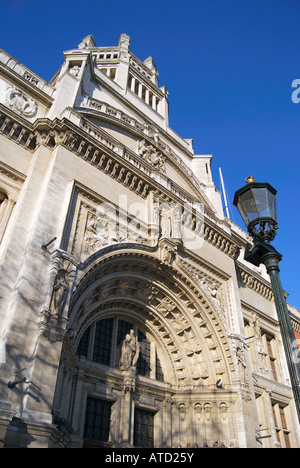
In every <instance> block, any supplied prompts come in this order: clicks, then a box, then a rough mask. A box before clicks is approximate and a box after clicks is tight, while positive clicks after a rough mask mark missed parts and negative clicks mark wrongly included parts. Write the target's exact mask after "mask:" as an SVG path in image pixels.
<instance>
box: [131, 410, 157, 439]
mask: <svg viewBox="0 0 300 468" xmlns="http://www.w3.org/2000/svg"><path fill="white" fill-rule="evenodd" d="M153 418H154V413H152V412H151V411H146V410H142V409H139V408H136V409H135V415H134V442H133V444H134V446H135V447H142V448H152V447H153Z"/></svg>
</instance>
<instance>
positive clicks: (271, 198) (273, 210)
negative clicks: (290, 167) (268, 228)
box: [268, 190, 277, 221]
mask: <svg viewBox="0 0 300 468" xmlns="http://www.w3.org/2000/svg"><path fill="white" fill-rule="evenodd" d="M268 205H269V213H270V217H271V218H273V219H274V220H275V221H277V207H276V194H274V193H272V192H270V190H268Z"/></svg>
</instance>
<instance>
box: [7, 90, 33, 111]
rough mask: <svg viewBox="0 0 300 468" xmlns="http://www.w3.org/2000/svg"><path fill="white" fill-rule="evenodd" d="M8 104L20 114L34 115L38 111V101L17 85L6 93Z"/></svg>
mask: <svg viewBox="0 0 300 468" xmlns="http://www.w3.org/2000/svg"><path fill="white" fill-rule="evenodd" d="M6 103H7V105H8V106H9V107H10V108H11V109H12V110H14V111H16V112H17V113H18V114H21V115H23V116H25V117H33V116H34V115H35V114H36V112H37V108H38V106H37V103H36V102H35V101H34V100H33V99H31V98H30V97H28V96H26V94H24V93H23V92H22V91H21V90H19V89H18V88H16V87H10V88H8V90H7V93H6Z"/></svg>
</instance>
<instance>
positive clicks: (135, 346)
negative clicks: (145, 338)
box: [119, 330, 140, 370]
mask: <svg viewBox="0 0 300 468" xmlns="http://www.w3.org/2000/svg"><path fill="white" fill-rule="evenodd" d="M139 352H140V344H139V342H138V340H137V338H136V336H135V335H134V330H130V333H128V334H127V335H126V337H125V339H124V341H123V343H122V349H121V359H120V362H119V367H120V369H122V370H128V369H132V368H135V366H136V363H137V360H138V358H139Z"/></svg>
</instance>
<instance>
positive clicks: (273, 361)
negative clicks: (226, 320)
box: [266, 335, 278, 381]
mask: <svg viewBox="0 0 300 468" xmlns="http://www.w3.org/2000/svg"><path fill="white" fill-rule="evenodd" d="M266 340H267V348H268V356H269V361H270V366H271V371H272V374H273V378H274V380H276V381H278V377H277V370H276V358H275V355H274V350H273V342H274V337H272V336H268V335H267V336H266Z"/></svg>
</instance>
